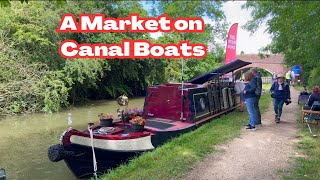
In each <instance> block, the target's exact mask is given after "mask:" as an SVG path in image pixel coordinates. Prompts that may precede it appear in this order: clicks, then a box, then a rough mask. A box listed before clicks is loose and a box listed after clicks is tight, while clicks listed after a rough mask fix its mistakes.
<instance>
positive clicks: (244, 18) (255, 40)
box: [222, 1, 271, 54]
mask: <svg viewBox="0 0 320 180" xmlns="http://www.w3.org/2000/svg"><path fill="white" fill-rule="evenodd" d="M242 4H245V2H244V1H228V2H225V3H224V5H223V7H222V10H223V11H224V13H225V15H226V18H227V22H228V23H230V25H232V24H233V23H238V35H237V54H240V52H241V51H243V52H244V53H245V54H249V53H255V54H256V53H258V52H259V49H260V48H262V47H264V46H266V45H267V44H269V43H270V42H271V38H270V35H269V34H268V33H265V32H264V31H265V30H266V25H265V24H263V25H261V26H260V27H259V29H258V30H257V31H256V32H255V33H254V34H253V35H252V36H250V32H248V31H246V30H244V29H242V28H241V27H242V26H243V25H244V24H245V23H246V22H248V21H249V20H250V19H251V15H250V10H245V9H241V5H242Z"/></svg>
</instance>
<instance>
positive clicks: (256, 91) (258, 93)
mask: <svg viewBox="0 0 320 180" xmlns="http://www.w3.org/2000/svg"><path fill="white" fill-rule="evenodd" d="M255 78H256V83H257V84H256V85H257V88H256V90H255V92H254V93H255V94H256V95H257V96H261V91H262V89H261V85H260V83H261V82H260V81H259V80H258V79H259V78H258V77H255Z"/></svg>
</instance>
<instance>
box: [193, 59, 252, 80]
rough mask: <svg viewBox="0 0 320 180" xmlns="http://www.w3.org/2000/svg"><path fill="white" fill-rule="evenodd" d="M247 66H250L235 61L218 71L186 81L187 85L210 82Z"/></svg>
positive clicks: (247, 63) (246, 63) (240, 61)
mask: <svg viewBox="0 0 320 180" xmlns="http://www.w3.org/2000/svg"><path fill="white" fill-rule="evenodd" d="M249 64H252V63H251V62H245V61H242V60H240V59H237V60H235V61H232V62H231V63H229V64H226V65H223V66H221V67H219V68H218V69H215V70H212V71H209V72H207V73H205V74H203V75H201V76H199V77H196V78H194V79H192V80H190V81H188V83H192V84H203V83H205V82H207V81H210V80H211V79H213V78H215V77H218V76H222V75H224V74H227V73H229V72H232V71H234V70H237V69H239V68H242V67H244V66H247V65H249Z"/></svg>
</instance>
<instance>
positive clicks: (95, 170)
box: [88, 126, 98, 180]
mask: <svg viewBox="0 0 320 180" xmlns="http://www.w3.org/2000/svg"><path fill="white" fill-rule="evenodd" d="M88 131H89V132H90V139H91V148H92V157H93V171H94V172H93V175H94V179H95V180H97V179H98V175H97V169H98V166H97V160H96V153H95V152H94V143H93V132H92V129H91V127H90V126H88Z"/></svg>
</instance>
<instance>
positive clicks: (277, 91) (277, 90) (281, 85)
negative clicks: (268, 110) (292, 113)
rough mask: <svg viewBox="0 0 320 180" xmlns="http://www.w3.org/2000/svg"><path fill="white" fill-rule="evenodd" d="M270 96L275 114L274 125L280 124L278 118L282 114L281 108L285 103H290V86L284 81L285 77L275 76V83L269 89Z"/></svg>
mask: <svg viewBox="0 0 320 180" xmlns="http://www.w3.org/2000/svg"><path fill="white" fill-rule="evenodd" d="M270 94H271V97H272V98H273V107H274V113H275V121H276V123H280V117H281V114H282V107H283V104H284V102H285V101H290V99H291V97H290V86H289V84H288V83H286V81H285V76H284V75H283V74H279V75H278V76H277V82H274V83H273V84H272V86H271V88H270Z"/></svg>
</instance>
